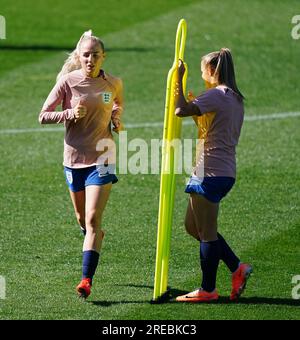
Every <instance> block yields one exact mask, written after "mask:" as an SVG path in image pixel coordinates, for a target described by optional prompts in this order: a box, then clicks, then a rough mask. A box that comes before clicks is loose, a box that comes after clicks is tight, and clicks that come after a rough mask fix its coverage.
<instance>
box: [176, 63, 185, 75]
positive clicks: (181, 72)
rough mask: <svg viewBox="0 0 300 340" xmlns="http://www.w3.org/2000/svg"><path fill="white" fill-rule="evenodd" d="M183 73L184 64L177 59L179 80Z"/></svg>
mask: <svg viewBox="0 0 300 340" xmlns="http://www.w3.org/2000/svg"><path fill="white" fill-rule="evenodd" d="M184 73H185V66H184V62H183V61H182V60H181V59H179V63H178V75H179V77H180V78H183V76H184Z"/></svg>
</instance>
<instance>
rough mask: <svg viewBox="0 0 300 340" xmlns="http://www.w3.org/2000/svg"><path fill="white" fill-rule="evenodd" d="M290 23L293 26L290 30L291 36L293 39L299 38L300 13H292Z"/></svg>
mask: <svg viewBox="0 0 300 340" xmlns="http://www.w3.org/2000/svg"><path fill="white" fill-rule="evenodd" d="M292 24H294V25H295V26H294V27H293V29H292V31H291V36H292V38H293V39H294V40H298V39H300V15H294V16H293V17H292Z"/></svg>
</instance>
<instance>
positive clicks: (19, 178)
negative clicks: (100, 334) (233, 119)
mask: <svg viewBox="0 0 300 340" xmlns="http://www.w3.org/2000/svg"><path fill="white" fill-rule="evenodd" d="M80 3H81V1H79V0H73V1H71V0H67V1H54V0H47V1H40V2H36V1H33V0H28V1H26V6H25V4H24V2H23V1H21V0H16V1H14V2H13V3H12V2H11V1H8V0H2V1H1V7H0V15H3V16H4V17H5V18H6V25H7V27H6V37H7V39H6V40H0V93H1V100H0V112H1V114H0V155H1V157H0V169H1V181H0V207H1V214H0V276H2V277H4V278H5V280H6V299H0V319H97V320H110V319H112V320H118V319H128V320H129V319H151V320H152V319H162V320H168V319H191V320H202V319H299V318H300V310H299V303H298V301H296V300H293V299H292V289H293V284H292V278H293V276H295V275H300V266H299V259H300V248H299V241H300V237H299V228H300V218H299V216H300V208H299V199H300V177H299V166H300V161H299V145H300V128H299V126H300V118H299V115H298V116H294V117H283V118H282V119H268V120H250V119H248V118H251V117H254V116H257V115H271V114H274V113H288V112H298V111H299V97H300V90H299V89H300V87H299V68H300V59H299V51H300V40H293V39H292V36H291V30H292V27H293V25H292V23H291V20H292V17H293V16H294V15H296V14H300V13H299V6H298V5H299V4H298V1H297V0H290V1H289V2H284V1H283V2H282V1H279V0H278V1H277V0H276V1H274V0H273V1H271V0H265V1H259V0H253V1H251V2H249V1H248V2H246V1H235V0H228V1H217V0H211V1H208V0H203V1H196V0H194V1H193V0H189V1H187V0H185V1H179V0H169V1H158V0H151V1H150V0H149V1H147V0H139V1H134V0H133V1H126V2H125V1H117V0H111V1H102V0H98V1H90V2H89V3H90V4H91V5H89V6H82V5H80ZM297 11H298V13H297ZM180 18H185V19H186V20H187V23H188V33H187V42H186V51H185V58H186V61H187V63H188V65H189V78H188V88H189V89H192V90H193V91H194V92H196V93H197V92H199V91H200V90H203V84H202V81H201V80H200V70H199V61H200V56H201V55H203V54H206V53H208V52H210V51H214V50H217V49H219V48H221V47H223V46H226V47H229V48H231V49H232V52H233V55H234V58H235V64H236V73H237V81H238V84H239V86H240V88H241V91H242V92H243V93H244V95H245V97H246V102H245V105H246V117H247V119H248V120H247V121H246V122H245V124H244V127H243V131H242V136H241V141H240V144H239V147H238V149H237V154H238V177H237V183H236V185H235V187H234V189H233V190H232V192H231V193H230V194H229V195H228V197H227V198H226V199H225V200H224V202H223V203H222V206H221V215H220V223H219V228H220V231H221V233H222V234H223V235H224V236H225V238H226V239H227V240H228V242H229V243H230V244H231V245H232V247H233V248H234V249H235V250H236V252H237V254H238V255H239V256H240V257H241V259H242V260H244V261H249V262H250V263H252V264H253V266H254V274H253V276H252V277H251V279H250V281H249V284H248V287H247V289H246V291H245V294H244V295H243V298H242V299H241V301H240V303H239V304H230V303H229V302H228V296H229V293H230V274H229V272H228V271H227V270H226V268H225V266H224V265H223V264H221V265H220V269H219V273H218V282H217V286H218V290H219V292H220V294H221V296H222V298H221V300H220V302H219V303H217V304H213V305H208V304H204V305H199V304H198V305H189V304H177V303H175V302H174V300H171V301H169V302H168V303H166V304H162V305H151V304H150V303H149V301H150V300H151V298H152V293H153V278H154V263H155V250H156V249H155V248H156V231H157V213H158V195H159V176H158V175H139V176H134V175H130V174H128V175H120V176H119V179H120V180H119V183H118V184H117V185H116V186H114V188H113V191H112V195H111V197H110V200H109V203H108V206H107V209H106V211H105V215H104V221H103V228H104V229H105V230H106V238H105V241H104V245H103V250H102V254H101V260H100V267H99V268H98V271H97V274H96V276H95V280H94V282H95V284H94V287H93V292H92V295H91V296H90V297H89V299H88V300H87V302H86V303H82V302H80V301H79V300H78V299H77V297H76V294H75V286H76V284H77V283H78V281H79V279H80V274H81V247H82V241H83V240H82V237H81V234H80V231H79V228H78V226H77V225H76V222H75V218H74V214H73V210H72V206H71V202H70V199H69V196H68V191H67V187H66V184H65V181H64V177H63V171H62V165H61V162H62V148H63V132H62V131H54V132H38V131H33V132H29V131H23V132H20V129H25V130H27V129H37V128H40V126H39V125H38V120H37V117H38V113H39V111H40V108H41V106H42V104H43V101H44V100H45V98H46V96H47V95H48V93H49V91H50V89H51V88H52V86H53V84H54V81H55V77H56V74H57V72H58V71H59V69H60V67H61V66H62V63H63V61H64V59H65V58H66V51H70V49H72V48H73V47H74V46H75V44H76V42H77V39H78V37H79V36H80V34H81V33H82V32H83V31H84V30H87V29H89V28H92V29H93V30H94V32H95V33H96V34H97V35H99V36H101V37H102V38H103V40H104V42H105V45H106V47H107V49H108V51H107V60H106V62H105V69H106V70H107V71H108V72H109V73H112V74H115V75H118V76H120V77H122V79H123V81H124V85H125V99H126V110H125V113H124V122H125V124H126V123H127V124H128V125H130V124H136V123H139V124H145V123H151V122H163V112H164V99H165V98H164V96H165V84H166V76H167V71H168V70H169V68H170V67H171V64H172V62H173V57H174V39H175V32H176V27H177V23H178V21H179V19H180ZM12 129H16V130H19V131H15V132H13V131H8V130H12ZM196 133H197V132H196V129H195V128H194V127H193V126H192V125H188V126H184V128H183V137H185V138H196ZM161 137H162V128H161V127H151V128H149V127H148V128H146V127H144V128H143V127H141V128H128V139H133V138H144V139H146V140H147V141H149V142H150V140H151V138H161ZM184 184H185V176H184V175H182V176H178V182H177V192H176V199H175V216H174V224H173V232H172V244H171V260H170V275H169V284H170V286H171V290H172V293H173V294H176V293H180V292H182V291H188V290H192V289H194V288H196V287H197V286H198V285H199V283H200V273H199V260H198V244H197V243H196V242H195V241H193V240H192V239H191V238H189V237H188V236H187V235H186V234H185V232H184V226H183V220H184V213H185V208H186V204H187V199H188V196H187V195H185V194H184V193H183V192H184ZM128 202H130V204H129V203H128Z"/></svg>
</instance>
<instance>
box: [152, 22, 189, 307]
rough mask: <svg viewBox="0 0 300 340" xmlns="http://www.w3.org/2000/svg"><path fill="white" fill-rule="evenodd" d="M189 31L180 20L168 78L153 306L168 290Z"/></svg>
mask: <svg viewBox="0 0 300 340" xmlns="http://www.w3.org/2000/svg"><path fill="white" fill-rule="evenodd" d="M186 31H187V25H186V21H185V20H184V19H181V20H180V22H179V24H178V27H177V33H176V42H175V57H174V62H173V65H172V67H171V69H170V70H169V73H168V78H167V90H166V102H165V117H164V131H163V146H162V165H161V181H160V200H159V212H158V228H157V248H156V267H155V278H154V293H153V299H152V302H159V301H160V300H161V299H162V298H163V296H164V295H165V294H166V293H167V289H168V288H167V285H168V271H169V257H170V244H171V228H172V219H173V210H174V195H175V181H176V178H175V171H176V168H177V164H176V152H178V149H177V148H176V143H175V142H174V141H175V140H176V139H177V140H180V136H181V119H180V118H178V117H176V116H175V103H176V96H175V92H176V91H175V89H176V83H177V79H178V71H177V70H178V62H179V59H181V60H184V50H185V41H186ZM184 64H185V68H186V72H185V76H184V79H183V90H184V92H185V89H186V79H187V65H186V63H184ZM173 143H174V144H173ZM172 144H173V145H172Z"/></svg>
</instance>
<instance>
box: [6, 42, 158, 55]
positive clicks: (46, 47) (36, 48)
mask: <svg viewBox="0 0 300 340" xmlns="http://www.w3.org/2000/svg"><path fill="white" fill-rule="evenodd" d="M74 48H75V47H74V46H52V45H24V46H22V45H20V46H17V45H1V44H0V50H6V51H53V52H57V51H73V50H74ZM155 49H156V48H154V47H151V48H146V47H112V48H106V49H105V51H107V52H139V53H145V52H149V51H154V50H155Z"/></svg>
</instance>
